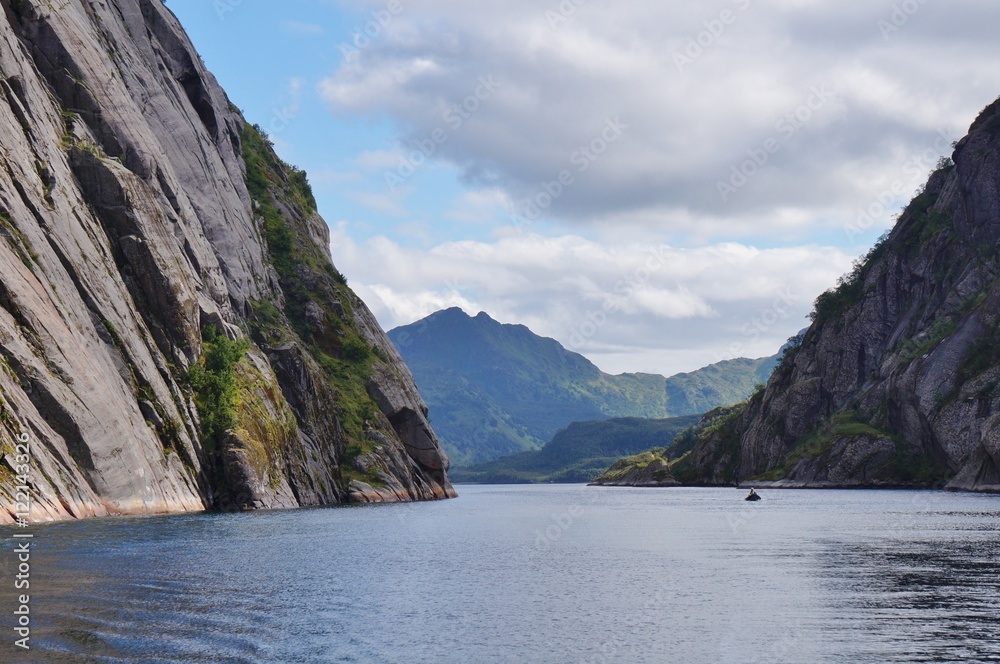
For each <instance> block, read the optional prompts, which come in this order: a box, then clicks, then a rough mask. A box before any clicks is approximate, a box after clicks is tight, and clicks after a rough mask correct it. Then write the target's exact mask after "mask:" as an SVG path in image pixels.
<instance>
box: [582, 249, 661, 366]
mask: <svg viewBox="0 0 1000 664" xmlns="http://www.w3.org/2000/svg"><path fill="white" fill-rule="evenodd" d="M670 250H671V249H670V247H669V246H668V245H665V244H661V245H660V246H659V247H657V248H651V249H647V252H648V253H649V256H648V257H647V258H646V261H645V262H644V263H643V264H642V265H640V266H639V267H637V268H635V269H634V270H632V271H631V272H630V273H628V274H627V275H626V276H624V277H623V278H621V279H619V280H618V281H617V282H615V285H614V289H613V290H614V296H613V297H609V298H607V299H606V300H604V302H603V303H602V304H601V306H600V307H599V308H597V309H591V310H590V311H588V312H587V313H586V314H585V316H584V319H583V320H582V321H581V322H580V324H579V325H577V326H575V327H574V328H573V329H572V330H571V331H570V335H569V341H568V346H569V348H572V349H574V350H578V349H580V348H582V347H583V346H584V345H585V344H586V343H587V341H589V340H590V339H592V338H593V337H594V336H596V335H597V333H598V332H600V331H601V328H603V327H604V326H605V325H607V324H608V320H609V317H610V316H612V315H614V314H616V313H618V312H619V311H621V310H622V309H624V308H625V305H626V304H627V303H628V302H629V300H630V299H632V298H633V297H634V296H635V293H636V291H638V290H639V289H640V288H642V287H643V286H645V285H646V284H647V283H649V280H650V279H652V277H653V275H654V274H656V273H657V272H659V271H660V270H661V269H663V266H664V265H666V264H667V257H668V253H669V252H670Z"/></svg>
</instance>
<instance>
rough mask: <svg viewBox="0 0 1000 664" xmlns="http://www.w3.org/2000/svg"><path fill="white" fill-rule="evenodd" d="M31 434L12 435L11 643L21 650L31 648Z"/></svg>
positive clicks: (32, 535) (32, 536) (23, 432)
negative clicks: (15, 592)
mask: <svg viewBox="0 0 1000 664" xmlns="http://www.w3.org/2000/svg"><path fill="white" fill-rule="evenodd" d="M31 466H32V452H31V436H30V435H29V434H28V433H27V431H22V432H21V434H20V435H19V436H18V437H17V438H16V439H15V445H14V466H13V468H14V475H15V478H14V481H15V486H14V517H15V522H14V523H15V525H16V526H17V527H18V528H20V529H21V531H20V532H14V534H13V535H12V539H13V555H14V556H15V562H16V564H15V566H14V572H15V573H14V579H13V586H14V590H15V591H17V595H16V596H15V600H16V601H15V604H16V606H15V609H14V611H13V615H14V620H15V625H14V634H15V638H14V646H15V647H16V648H18V649H20V650H30V649H31V595H30V594H29V591H30V590H31V546H32V539H33V538H34V534H32V533H31V532H29V531H28V530H27V529H28V528H30V527H31V522H30V521H29V518H30V515H31V506H32V497H31Z"/></svg>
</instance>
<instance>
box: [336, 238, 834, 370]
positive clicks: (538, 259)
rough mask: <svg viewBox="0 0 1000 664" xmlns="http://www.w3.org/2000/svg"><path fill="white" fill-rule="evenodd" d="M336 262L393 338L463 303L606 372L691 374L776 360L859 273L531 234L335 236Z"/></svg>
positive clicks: (741, 251) (817, 264) (794, 252)
mask: <svg viewBox="0 0 1000 664" xmlns="http://www.w3.org/2000/svg"><path fill="white" fill-rule="evenodd" d="M332 251H333V256H334V260H335V262H336V263H337V266H338V267H339V268H340V270H341V271H342V272H344V273H345V274H346V275H347V276H348V278H349V279H350V283H351V286H352V287H353V288H355V289H356V290H357V292H358V293H359V294H360V295H361V296H362V297H363V298H364V299H365V300H366V302H368V304H369V306H371V308H372V309H373V311H374V312H375V314H376V316H377V317H378V318H379V320H380V322H381V323H382V324H383V326H385V327H386V329H390V328H392V327H396V326H398V325H403V324H407V323H410V322H413V321H415V320H418V319H419V318H422V317H424V316H426V315H428V314H430V313H433V312H434V311H437V310H440V309H442V308H446V307H450V306H458V307H461V308H462V309H464V310H465V311H467V312H468V313H470V314H473V315H474V314H476V313H478V312H479V311H480V310H482V311H486V312H487V313H489V314H490V315H491V316H493V317H495V318H497V319H498V320H501V321H503V322H512V323H523V324H525V325H528V326H529V327H530V328H532V330H534V331H535V332H536V333H538V334H541V335H543V336H549V337H553V338H555V339H557V340H559V341H560V342H561V343H563V344H564V345H566V346H568V347H570V348H572V349H573V350H576V351H578V352H582V353H583V354H585V355H587V356H588V357H590V358H591V359H593V360H594V361H595V362H596V363H597V364H598V365H599V366H601V367H602V368H603V369H605V370H607V371H613V372H620V371H636V370H654V369H655V370H656V371H659V372H661V373H668V374H669V373H675V372H677V371H689V370H692V369H696V368H698V367H700V366H703V365H705V364H708V363H711V362H715V361H718V360H720V359H725V358H727V357H736V356H755V357H756V356H763V355H768V354H771V353H774V352H775V351H776V350H777V349H778V348H779V347H780V346H781V344H782V343H783V342H784V341H785V339H786V338H787V337H789V336H790V335H791V334H793V333H795V332H797V331H798V330H799V329H801V328H802V327H804V326H805V325H806V321H805V315H806V314H807V313H808V312H809V310H810V309H811V305H812V301H813V300H814V299H815V297H816V295H817V294H818V293H820V292H822V291H823V290H825V289H826V288H827V287H829V286H831V285H832V284H833V283H834V282H835V280H836V278H837V277H838V276H840V275H841V274H842V273H843V272H845V271H846V270H847V269H848V268H849V267H850V262H851V260H850V259H851V257H850V256H848V255H846V254H844V253H842V252H840V251H837V250H835V249H830V248H825V247H818V246H807V247H796V248H789V249H756V248H754V247H751V246H746V245H742V244H736V243H725V244H717V245H710V246H706V247H702V248H697V249H678V248H674V247H669V246H666V245H658V244H652V243H648V242H640V241H631V240H625V241H622V242H620V243H618V244H612V245H608V244H604V243H598V242H595V241H591V240H586V239H583V238H581V237H578V236H573V235H564V236H559V237H542V236H538V235H532V234H522V235H519V236H510V237H504V238H499V239H497V240H495V241H492V242H472V241H462V242H450V243H445V244H440V245H438V246H435V247H432V248H430V249H427V250H422V249H415V248H408V247H404V246H401V245H399V244H397V243H396V242H394V241H392V240H389V239H388V238H386V237H383V236H379V237H375V238H372V239H370V240H367V241H365V242H363V243H357V242H355V241H354V240H353V239H351V236H350V234H349V233H348V228H347V225H346V223H341V224H339V225H338V226H337V227H335V228H334V231H333V236H332Z"/></svg>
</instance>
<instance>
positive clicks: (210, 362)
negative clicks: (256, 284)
mask: <svg viewBox="0 0 1000 664" xmlns="http://www.w3.org/2000/svg"><path fill="white" fill-rule="evenodd" d="M202 342H203V347H204V354H203V356H202V358H201V360H200V361H199V362H198V363H197V364H195V365H194V366H193V367H191V369H190V371H188V376H187V378H188V383H189V384H190V385H191V388H192V389H193V390H194V395H195V404H196V405H197V407H198V417H199V419H200V420H201V434H202V438H203V440H204V441H205V443H206V445H205V446H206V448H207V449H209V450H212V451H215V450H218V449H219V446H220V443H221V441H222V437H223V435H224V434H225V432H226V431H228V430H230V429H232V428H233V427H235V426H236V421H237V420H236V365H237V364H238V363H239V362H240V360H242V359H243V356H244V354H245V353H246V351H247V350H248V349H249V347H250V344H249V342H248V341H247V340H246V339H240V340H239V341H231V340H230V339H229V337H227V336H226V335H225V333H224V332H222V331H221V330H219V329H218V328H215V327H209V328H206V329H205V330H204V332H203V338H202Z"/></svg>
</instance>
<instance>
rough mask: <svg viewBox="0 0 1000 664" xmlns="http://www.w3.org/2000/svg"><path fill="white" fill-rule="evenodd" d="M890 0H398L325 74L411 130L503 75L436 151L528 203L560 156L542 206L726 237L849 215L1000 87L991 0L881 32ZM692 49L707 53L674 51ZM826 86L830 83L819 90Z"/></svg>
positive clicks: (420, 135) (609, 221)
mask: <svg viewBox="0 0 1000 664" xmlns="http://www.w3.org/2000/svg"><path fill="white" fill-rule="evenodd" d="M370 4H372V6H373V7H374V6H376V5H378V3H370ZM571 4H573V5H574V6H575V3H571ZM894 4H895V3H894V2H891V1H889V0H880V1H878V2H870V0H864V1H862V0H853V1H848V2H841V3H837V4H836V6H834V5H821V4H819V3H816V2H801V1H794V2H793V1H787V2H779V3H756V2H754V3H751V2H749V0H714V1H713V2H708V3H651V2H644V3H625V4H623V3H610V2H602V1H599V0H591V1H590V2H586V3H582V4H580V5H579V6H578V7H577V8H576V9H575V10H573V11H571V12H570V11H563V10H560V3H557V2H550V3H546V4H541V5H540V4H538V3H537V2H533V1H528V0H511V1H507V2H502V3H501V2H482V3H475V4H469V3H467V2H459V1H458V0H430V1H428V2H425V3H421V4H414V5H407V6H406V7H405V10H404V11H403V12H401V13H400V14H399V15H398V16H396V17H394V19H393V21H392V23H391V24H390V25H388V26H387V27H386V29H385V31H384V34H382V35H380V37H379V39H377V40H373V41H372V43H371V45H369V46H367V47H366V48H365V49H364V50H362V51H360V53H359V55H358V57H357V58H355V59H352V60H351V61H350V62H344V63H343V64H342V65H340V66H339V68H337V69H336V70H335V71H334V72H332V73H331V74H330V76H328V77H327V78H326V79H325V80H324V81H323V82H322V83H321V84H320V86H319V90H320V93H321V95H322V96H323V98H324V99H325V100H326V102H327V104H328V105H329V106H330V108H331V109H333V110H334V111H335V112H337V113H359V114H365V115H367V114H373V113H377V114H388V115H389V116H390V117H392V118H394V119H395V120H397V121H398V123H399V125H400V126H401V127H404V128H405V129H404V133H403V135H402V136H401V144H403V145H407V146H409V145H412V141H418V140H422V139H426V138H427V137H428V136H430V135H431V134H432V132H433V131H434V130H435V129H439V128H443V129H445V130H446V131H447V130H449V125H448V122H447V120H446V117H447V113H448V111H449V109H451V108H454V105H456V104H462V103H463V101H464V100H468V99H470V96H474V95H475V94H476V91H477V88H478V87H479V86H480V81H481V80H482V77H490V76H492V77H494V78H495V80H497V81H499V82H500V86H499V88H498V89H497V90H496V91H495V93H492V94H490V95H488V96H487V97H486V98H485V99H481V100H480V101H479V103H478V104H475V106H476V110H475V111H473V112H470V113H468V117H463V124H462V126H461V128H460V130H455V131H448V140H447V141H446V142H444V143H443V144H441V145H440V149H438V150H437V151H436V153H435V155H434V159H445V160H447V161H450V162H452V163H454V164H456V165H458V166H459V167H460V168H461V169H462V173H463V179H464V182H465V183H466V184H467V185H469V186H470V187H471V188H472V189H477V188H485V189H495V188H499V189H501V190H502V191H503V192H504V193H505V194H506V196H507V197H508V198H509V199H510V200H512V201H514V202H516V203H523V202H524V201H526V200H528V199H530V198H532V197H535V196H537V195H540V194H542V192H543V184H544V183H546V182H552V181H553V180H555V179H557V178H558V176H559V174H560V172H561V171H564V170H568V171H570V172H571V173H572V175H573V184H572V185H570V186H568V187H564V190H563V192H562V193H561V194H560V195H559V196H557V197H556V198H555V200H553V201H552V202H551V205H550V206H546V207H545V209H544V212H545V215H546V216H552V217H556V218H561V219H563V220H570V221H572V222H574V223H581V222H589V223H591V224H598V225H604V226H607V225H617V224H621V223H632V224H635V223H640V222H641V223H643V224H645V225H646V226H647V227H650V228H656V229H660V230H664V231H669V232H674V233H682V234H683V233H694V234H696V235H697V234H705V233H706V232H710V233H711V234H712V235H713V236H714V237H729V238H736V237H744V238H746V237H756V236H759V235H760V234H762V233H767V232H775V233H783V232H785V231H787V230H789V229H790V228H791V229H793V230H795V231H797V232H798V231H802V232H804V231H808V230H809V229H810V228H812V227H814V226H815V225H816V224H817V223H820V224H826V225H829V224H830V223H834V224H836V223H840V224H846V223H848V221H849V218H850V217H851V216H852V215H853V214H854V210H855V208H856V206H857V205H858V204H859V201H861V202H864V201H867V200H868V199H869V198H870V196H871V195H872V194H873V193H874V192H877V191H878V190H879V189H878V188H876V189H875V190H874V191H873V190H872V188H871V183H872V182H873V180H872V177H876V178H877V177H881V178H885V179H886V181H888V182H891V181H893V180H895V179H898V178H899V177H901V176H902V172H901V167H900V161H901V156H903V155H906V154H910V153H913V152H915V151H918V150H921V149H923V147H924V146H925V145H927V144H928V143H932V142H933V141H934V138H935V137H936V136H937V132H938V131H944V132H945V133H946V134H948V135H950V136H952V138H954V139H957V138H959V137H960V135H961V134H962V133H964V130H965V128H966V127H967V126H968V125H969V123H970V122H971V120H972V119H973V118H974V117H975V115H976V113H977V112H978V111H979V110H980V109H981V108H982V107H983V106H984V105H985V104H986V103H988V102H990V101H992V99H994V98H995V97H996V95H997V93H998V92H1000V52H998V51H997V49H996V48H995V36H994V35H993V34H992V31H990V30H989V29H987V28H986V26H989V25H996V24H997V23H998V20H1000V6H997V4H996V3H994V2H987V1H986V0H955V2H951V3H947V4H945V3H926V4H923V5H921V6H920V9H919V10H918V11H917V12H916V13H915V14H914V15H913V16H910V17H908V18H907V20H906V22H905V24H904V25H902V26H901V27H900V29H899V30H898V31H893V32H891V34H890V35H889V38H888V39H886V38H885V37H884V36H883V30H881V29H880V24H879V21H885V20H889V21H891V20H892V17H893V11H894V9H893V7H894ZM562 6H563V7H567V6H569V5H567V4H566V3H562ZM547 11H553V12H556V18H555V19H553V16H552V15H551V14H550V15H547V14H546V12H547ZM724 11H727V12H730V13H729V14H725V15H723V12H724ZM560 12H562V13H560ZM723 16H725V18H726V21H725V22H724V23H720V21H722V18H723ZM563 19H565V20H563ZM553 26H555V27H553ZM720 26H721V29H720ZM713 31H714V32H715V33H717V36H716V35H713V34H712V33H713ZM699 41H700V42H701V43H702V44H704V46H697V45H696V46H695V47H694V48H691V44H692V43H697V42H699ZM689 49H690V50H689ZM699 49H700V50H701V52H700V54H699ZM685 53H689V54H694V55H696V57H692V58H690V61H688V62H686V63H682V64H681V65H679V64H678V60H677V56H678V54H682V55H683V54H685ZM685 57H689V56H685ZM817 89H824V90H827V91H829V92H830V93H832V94H831V95H829V96H827V95H822V96H823V97H824V98H823V99H822V100H821V103H819V104H815V103H813V102H814V101H815V100H814V99H813V97H814V92H813V91H814V90H817ZM810 103H813V106H814V107H813V108H809V107H808V104H810ZM804 108H805V109H806V111H808V112H803V109H804ZM797 113H798V114H799V119H798V121H797V122H796V121H795V116H796V114H797ZM614 118H621V121H622V123H624V124H626V125H628V129H627V130H625V132H624V133H623V135H622V136H621V137H620V140H618V141H616V142H615V143H614V144H611V145H608V146H606V147H607V149H606V150H603V151H602V154H600V156H598V157H597V158H596V159H595V160H593V161H587V163H586V166H587V168H586V170H582V168H583V166H582V164H584V162H583V161H580V162H574V155H578V154H579V152H578V151H579V150H580V148H581V147H585V146H588V145H589V144H590V143H591V142H592V141H595V140H597V139H598V138H599V137H600V134H601V131H602V128H603V127H604V126H605V123H606V122H607V121H608V119H614ZM788 118H791V119H792V122H791V124H788ZM803 118H804V119H803ZM783 119H785V121H786V124H785V125H780V124H779V123H780V122H782V120H783ZM789 126H792V127H794V129H795V131H794V132H791V133H788V131H787V128H788V127H789ZM769 138H774V139H775V140H777V141H778V145H779V150H778V151H777V152H776V153H774V154H772V155H770V156H769V159H768V161H767V163H766V164H765V165H764V166H761V167H759V168H758V169H757V173H755V174H754V175H753V176H752V177H751V178H750V179H749V181H748V183H747V184H746V185H744V186H742V187H740V188H739V190H738V191H737V192H736V194H734V195H732V196H731V197H729V198H728V200H725V201H724V200H723V199H722V197H721V196H720V194H719V191H718V186H717V184H718V182H719V181H720V180H722V181H726V180H727V179H728V178H729V177H730V175H731V172H732V168H733V167H734V166H737V167H739V166H740V164H741V163H743V162H745V161H746V160H747V159H748V158H749V154H748V151H759V149H760V148H761V146H763V145H764V144H765V141H767V140H768V139H769ZM598 145H599V143H598ZM577 164H579V165H577ZM861 174H864V177H862V176H861ZM869 175H871V176H872V177H869ZM907 181H908V183H911V184H912V185H913V186H915V185H916V178H914V177H912V176H908V180H907ZM889 214H890V212H887V213H886V215H885V216H884V220H887V219H888V218H889ZM637 220H639V221H637Z"/></svg>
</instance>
